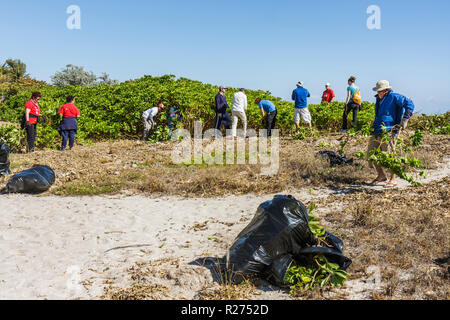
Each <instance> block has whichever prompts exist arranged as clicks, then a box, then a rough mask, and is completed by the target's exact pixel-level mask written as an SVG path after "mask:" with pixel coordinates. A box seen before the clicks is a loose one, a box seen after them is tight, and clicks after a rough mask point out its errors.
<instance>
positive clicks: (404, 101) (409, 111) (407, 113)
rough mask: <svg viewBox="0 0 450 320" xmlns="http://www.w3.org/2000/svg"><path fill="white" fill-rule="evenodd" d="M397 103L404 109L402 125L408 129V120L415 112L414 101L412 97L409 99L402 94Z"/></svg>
mask: <svg viewBox="0 0 450 320" xmlns="http://www.w3.org/2000/svg"><path fill="white" fill-rule="evenodd" d="M396 104H397V106H399V107H400V108H402V109H403V110H404V112H403V118H402V120H401V122H400V125H401V127H402V128H403V129H406V127H407V126H408V121H409V119H410V118H411V117H412V115H413V113H414V109H415V106H414V103H413V102H412V100H411V99H408V98H406V97H405V96H400V97H399V98H397V100H396Z"/></svg>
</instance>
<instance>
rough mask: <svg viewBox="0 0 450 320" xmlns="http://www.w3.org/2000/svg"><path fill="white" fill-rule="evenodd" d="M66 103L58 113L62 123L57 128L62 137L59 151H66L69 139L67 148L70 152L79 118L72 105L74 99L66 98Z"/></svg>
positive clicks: (71, 97) (75, 108) (72, 97)
mask: <svg viewBox="0 0 450 320" xmlns="http://www.w3.org/2000/svg"><path fill="white" fill-rule="evenodd" d="M66 101H67V103H66V104H65V105H63V106H62V107H61V109H59V112H58V113H59V114H60V115H61V116H62V121H61V124H60V125H59V128H58V132H59V134H60V135H61V137H62V143H61V149H59V150H60V151H64V150H66V146H67V139H69V148H70V150H72V148H73V146H74V144H75V135H76V134H77V130H78V123H77V119H78V118H79V117H80V111H79V110H78V108H77V107H76V106H75V104H74V103H75V97H74V96H68V97H67V99H66Z"/></svg>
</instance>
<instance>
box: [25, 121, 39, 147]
mask: <svg viewBox="0 0 450 320" xmlns="http://www.w3.org/2000/svg"><path fill="white" fill-rule="evenodd" d="M36 127H37V124H30V125H29V126H28V127H27V128H26V131H27V143H28V152H32V151H34V141H35V140H36V133H37V128H36Z"/></svg>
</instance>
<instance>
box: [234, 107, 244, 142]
mask: <svg viewBox="0 0 450 320" xmlns="http://www.w3.org/2000/svg"><path fill="white" fill-rule="evenodd" d="M231 115H232V116H233V125H232V128H231V130H232V133H233V137H236V136H237V125H238V121H239V120H238V119H241V121H242V122H243V123H244V137H245V135H247V115H246V114H245V112H242V111H231Z"/></svg>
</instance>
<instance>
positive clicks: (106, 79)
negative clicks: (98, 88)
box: [98, 72, 119, 84]
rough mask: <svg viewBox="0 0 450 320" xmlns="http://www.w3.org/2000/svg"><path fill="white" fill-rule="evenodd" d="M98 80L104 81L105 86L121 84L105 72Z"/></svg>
mask: <svg viewBox="0 0 450 320" xmlns="http://www.w3.org/2000/svg"><path fill="white" fill-rule="evenodd" d="M98 79H99V80H102V83H105V84H118V83H119V81H117V80H113V79H111V78H110V77H109V74H107V73H105V72H103V74H102V75H101V76H100V77H98Z"/></svg>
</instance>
